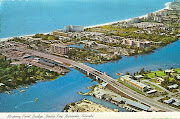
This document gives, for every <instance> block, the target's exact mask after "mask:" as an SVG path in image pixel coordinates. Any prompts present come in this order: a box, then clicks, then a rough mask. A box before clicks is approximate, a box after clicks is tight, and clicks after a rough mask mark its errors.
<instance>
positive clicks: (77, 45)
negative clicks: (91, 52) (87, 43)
mask: <svg viewBox="0 0 180 119" xmlns="http://www.w3.org/2000/svg"><path fill="white" fill-rule="evenodd" d="M69 47H71V48H80V49H83V48H84V44H75V45H69Z"/></svg>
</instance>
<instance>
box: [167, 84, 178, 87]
mask: <svg viewBox="0 0 180 119" xmlns="http://www.w3.org/2000/svg"><path fill="white" fill-rule="evenodd" d="M178 86H179V85H177V84H173V85H170V86H168V88H177V87H178Z"/></svg>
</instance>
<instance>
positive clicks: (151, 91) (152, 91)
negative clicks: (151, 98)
mask: <svg viewBox="0 0 180 119" xmlns="http://www.w3.org/2000/svg"><path fill="white" fill-rule="evenodd" d="M156 92H157V90H150V91H148V92H146V93H147V94H152V93H156Z"/></svg>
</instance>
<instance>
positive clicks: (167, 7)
mask: <svg viewBox="0 0 180 119" xmlns="http://www.w3.org/2000/svg"><path fill="white" fill-rule="evenodd" d="M171 3H172V2H168V3H165V8H163V9H160V10H158V11H155V12H152V13H157V12H160V11H162V10H164V9H169V5H170V4H171ZM143 17H147V14H145V15H142V16H139V18H143ZM133 18H136V17H133ZM131 19H132V18H129V19H124V20H120V21H114V22H108V23H104V24H97V25H91V26H86V27H85V28H94V27H100V26H106V25H112V24H115V23H118V22H123V21H125V22H127V21H129V20H131Z"/></svg>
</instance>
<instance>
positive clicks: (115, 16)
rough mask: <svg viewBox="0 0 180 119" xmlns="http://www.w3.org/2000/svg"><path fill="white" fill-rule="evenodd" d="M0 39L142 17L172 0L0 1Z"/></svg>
mask: <svg viewBox="0 0 180 119" xmlns="http://www.w3.org/2000/svg"><path fill="white" fill-rule="evenodd" d="M0 1H1V3H0V4H1V5H0V19H1V20H0V25H1V34H0V38H7V37H14V36H22V35H30V34H36V33H47V32H51V31H53V30H55V29H62V28H64V26H65V25H70V24H72V25H83V26H91V25H96V24H103V23H107V22H113V21H119V20H124V19H129V18H132V17H138V16H142V15H145V14H147V13H149V12H154V11H157V10H160V9H162V8H164V7H165V3H167V2H172V0H0Z"/></svg>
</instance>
